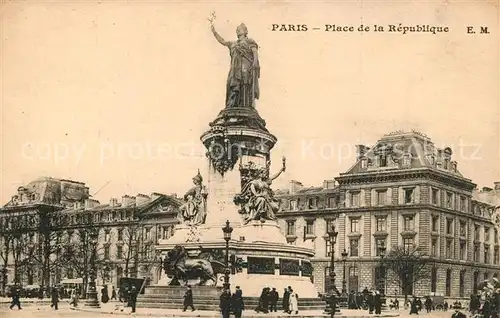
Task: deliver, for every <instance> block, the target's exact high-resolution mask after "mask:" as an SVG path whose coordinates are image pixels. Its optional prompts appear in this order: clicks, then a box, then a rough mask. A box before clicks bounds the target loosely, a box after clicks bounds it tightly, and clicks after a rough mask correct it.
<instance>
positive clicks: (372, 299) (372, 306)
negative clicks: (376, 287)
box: [367, 291, 375, 314]
mask: <svg viewBox="0 0 500 318" xmlns="http://www.w3.org/2000/svg"><path fill="white" fill-rule="evenodd" d="M374 294H375V292H374V291H372V292H370V293H368V299H367V303H368V311H369V313H370V314H373V310H374V309H375V295H374Z"/></svg>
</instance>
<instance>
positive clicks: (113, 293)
mask: <svg viewBox="0 0 500 318" xmlns="http://www.w3.org/2000/svg"><path fill="white" fill-rule="evenodd" d="M111 300H116V289H115V286H112V287H111Z"/></svg>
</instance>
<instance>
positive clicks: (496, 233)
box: [493, 229, 498, 245]
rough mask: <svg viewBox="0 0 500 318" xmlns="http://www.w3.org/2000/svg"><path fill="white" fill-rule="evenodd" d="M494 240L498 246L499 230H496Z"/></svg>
mask: <svg viewBox="0 0 500 318" xmlns="http://www.w3.org/2000/svg"><path fill="white" fill-rule="evenodd" d="M493 235H494V239H495V242H494V243H495V245H496V244H498V230H497V229H494V231H493Z"/></svg>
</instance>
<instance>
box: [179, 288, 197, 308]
mask: <svg viewBox="0 0 500 318" xmlns="http://www.w3.org/2000/svg"><path fill="white" fill-rule="evenodd" d="M188 307H191V311H195V309H194V305H193V291H192V290H191V285H187V289H186V292H185V293H184V309H182V311H186V309H187V308H188Z"/></svg>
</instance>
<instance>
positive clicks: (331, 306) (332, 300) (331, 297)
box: [325, 224, 340, 317]
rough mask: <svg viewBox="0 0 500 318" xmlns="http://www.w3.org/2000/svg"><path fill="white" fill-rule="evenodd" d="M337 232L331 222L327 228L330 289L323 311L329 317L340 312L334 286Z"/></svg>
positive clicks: (337, 293) (337, 292)
mask: <svg viewBox="0 0 500 318" xmlns="http://www.w3.org/2000/svg"><path fill="white" fill-rule="evenodd" d="M338 234H339V232H337V231H335V224H332V226H331V228H330V229H328V239H329V240H330V247H331V253H330V273H329V275H330V290H329V291H328V296H327V297H328V302H327V306H326V308H325V313H329V314H330V317H334V316H335V313H336V312H337V313H340V309H339V307H338V306H337V298H338V296H339V291H338V290H337V287H336V286H335V244H336V243H337V235H338Z"/></svg>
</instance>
